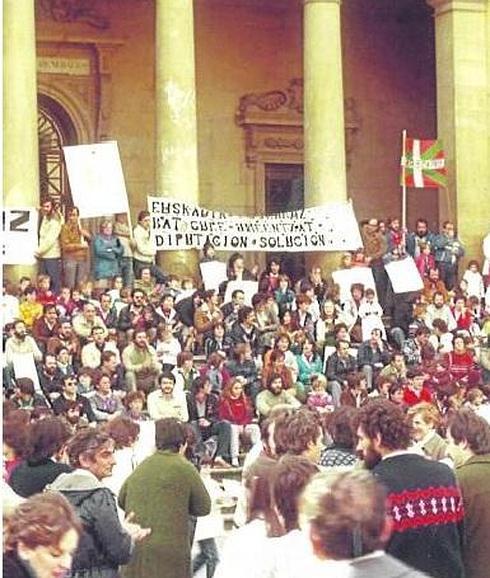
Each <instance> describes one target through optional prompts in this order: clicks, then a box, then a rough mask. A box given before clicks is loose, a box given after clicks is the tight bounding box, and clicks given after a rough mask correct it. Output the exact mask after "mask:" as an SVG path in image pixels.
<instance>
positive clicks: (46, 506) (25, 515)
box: [5, 492, 82, 551]
mask: <svg viewBox="0 0 490 578" xmlns="http://www.w3.org/2000/svg"><path fill="white" fill-rule="evenodd" d="M69 530H75V532H76V533H77V534H78V535H79V536H80V534H81V533H82V525H81V523H80V520H79V518H78V516H77V514H76V512H75V510H74V508H73V506H72V505H71V504H70V502H69V501H68V500H67V499H66V498H65V497H64V496H63V494H60V493H59V492H45V493H43V494H35V495H34V496H32V497H30V498H29V499H27V500H26V501H25V502H22V503H21V504H20V505H19V506H17V508H16V509H15V511H14V513H13V515H12V516H11V517H10V518H9V520H8V522H7V524H6V537H5V549H6V550H7V551H15V550H16V548H17V547H18V545H19V544H23V545H24V546H25V547H26V548H29V549H31V550H34V549H35V548H36V547H38V546H58V545H59V543H60V542H61V540H62V538H63V536H64V535H65V534H66V533H67V532H68V531H69Z"/></svg>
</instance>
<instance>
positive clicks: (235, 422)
mask: <svg viewBox="0 0 490 578" xmlns="http://www.w3.org/2000/svg"><path fill="white" fill-rule="evenodd" d="M243 389H244V383H243V379H242V378H241V377H234V378H233V379H232V380H231V381H230V382H229V383H228V384H227V385H226V386H225V388H224V389H223V392H222V394H221V397H220V401H219V418H220V419H223V420H226V421H228V422H229V423H230V424H231V441H230V454H231V464H232V466H235V467H237V466H238V465H239V462H238V454H239V452H240V436H241V435H243V434H245V435H248V436H249V437H250V440H251V442H252V444H255V443H257V442H258V441H259V440H260V429H259V426H258V425H257V423H253V419H254V413H253V407H252V404H251V403H250V400H249V399H248V397H247V396H246V395H245V393H244V391H243Z"/></svg>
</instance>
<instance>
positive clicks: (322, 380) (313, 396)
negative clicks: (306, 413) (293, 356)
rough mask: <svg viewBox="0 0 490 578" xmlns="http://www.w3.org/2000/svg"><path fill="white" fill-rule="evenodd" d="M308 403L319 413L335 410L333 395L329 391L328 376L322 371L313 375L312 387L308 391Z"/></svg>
mask: <svg viewBox="0 0 490 578" xmlns="http://www.w3.org/2000/svg"><path fill="white" fill-rule="evenodd" d="M306 405H307V406H308V407H309V408H310V409H313V410H315V411H317V412H318V413H328V412H331V411H333V410H334V405H333V399H332V396H331V395H330V394H329V393H328V392H327V378H326V377H325V376H324V375H323V374H322V373H318V374H316V375H312V376H311V389H310V391H309V392H308V398H307V400H306Z"/></svg>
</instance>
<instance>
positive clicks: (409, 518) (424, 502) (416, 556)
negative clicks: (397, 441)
mask: <svg viewBox="0 0 490 578" xmlns="http://www.w3.org/2000/svg"><path fill="white" fill-rule="evenodd" d="M373 473H374V475H375V476H376V477H377V478H378V479H379V480H380V481H381V482H383V483H384V485H385V487H386V488H387V490H388V501H389V509H390V512H391V517H392V520H393V534H392V536H391V539H390V541H389V543H388V546H387V548H386V551H387V552H388V553H389V554H391V555H392V556H395V557H396V558H398V559H399V560H401V561H402V562H405V563H406V564H408V565H410V566H412V567H413V568H416V569H418V570H421V571H422V572H426V573H427V574H429V575H430V576H433V578H464V569H463V562H462V553H461V540H462V520H463V516H464V512H463V502H462V497H461V492H460V490H459V488H458V486H457V484H456V479H455V477H454V474H453V472H452V471H451V469H450V468H449V467H448V466H446V465H445V464H441V463H438V462H434V461H431V460H428V459H426V458H424V457H422V456H420V455H416V454H408V453H406V454H395V455H394V456H392V457H387V458H385V459H383V460H382V461H381V462H379V464H377V465H376V466H375V468H374V470H373Z"/></svg>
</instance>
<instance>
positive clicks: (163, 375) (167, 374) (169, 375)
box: [158, 371, 175, 385]
mask: <svg viewBox="0 0 490 578" xmlns="http://www.w3.org/2000/svg"><path fill="white" fill-rule="evenodd" d="M164 379H168V380H170V381H171V382H172V383H175V375H174V374H173V373H172V372H171V371H164V372H162V373H160V375H159V376H158V385H162V380H164Z"/></svg>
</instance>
